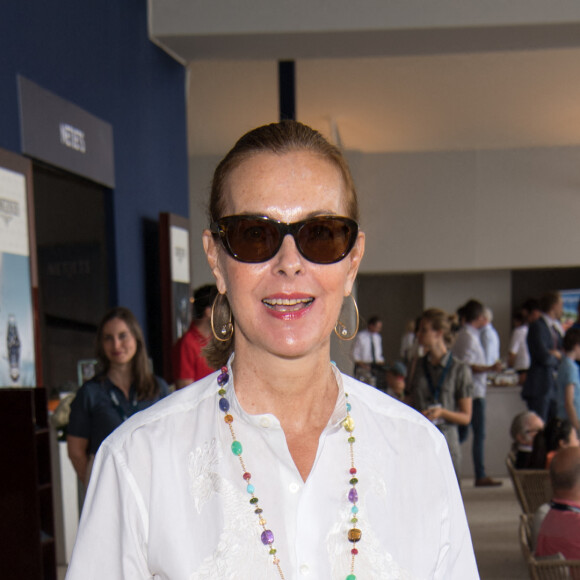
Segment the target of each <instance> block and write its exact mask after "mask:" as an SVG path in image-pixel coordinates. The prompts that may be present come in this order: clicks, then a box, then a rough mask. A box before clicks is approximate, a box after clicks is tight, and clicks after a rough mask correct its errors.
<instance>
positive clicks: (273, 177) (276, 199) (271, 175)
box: [223, 151, 346, 217]
mask: <svg viewBox="0 0 580 580" xmlns="http://www.w3.org/2000/svg"><path fill="white" fill-rule="evenodd" d="M345 189H346V188H345V184H344V180H343V178H342V174H341V172H340V170H339V169H338V168H337V167H336V166H335V165H334V164H333V163H332V162H330V161H328V160H327V159H325V158H324V157H321V156H320V155H318V154H314V153H311V152H308V151H297V152H289V153H285V154H282V155H278V154H274V153H259V154H256V155H253V156H251V157H249V158H248V159H245V160H244V161H243V162H242V163H240V165H238V166H237V167H236V168H235V169H234V170H233V171H232V172H231V174H230V176H229V177H228V180H227V181H226V184H225V190H224V199H223V201H224V209H225V210H226V214H230V213H265V214H266V215H270V214H271V213H272V212H273V213H274V214H275V213H276V212H278V211H279V212H281V213H284V214H288V213H290V214H293V215H294V214H304V213H306V214H308V213H329V214H343V213H344V212H345V211H346V192H345ZM272 217H276V216H274V215H273V216H272Z"/></svg>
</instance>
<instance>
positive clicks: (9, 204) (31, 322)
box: [0, 149, 42, 387]
mask: <svg viewBox="0 0 580 580" xmlns="http://www.w3.org/2000/svg"><path fill="white" fill-rule="evenodd" d="M32 203H33V202H32V165H31V162H30V161H29V160H27V159H25V158H24V157H21V156H20V155H16V154H15V153H11V152H10V151H6V150H3V149H0V387H35V386H37V385H40V384H41V383H42V377H41V371H40V368H41V367H40V347H39V336H38V308H37V302H38V279H37V271H36V242H35V236H34V213H33V207H32Z"/></svg>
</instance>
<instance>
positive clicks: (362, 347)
mask: <svg viewBox="0 0 580 580" xmlns="http://www.w3.org/2000/svg"><path fill="white" fill-rule="evenodd" d="M371 341H372V344H373V345H374V347H375V362H377V363H383V362H385V361H384V359H383V341H382V339H381V335H380V334H379V333H378V332H370V331H369V330H361V331H360V332H359V333H358V334H357V335H356V338H355V339H354V347H353V349H352V357H353V358H354V360H355V362H363V363H372V362H373V351H372V348H371Z"/></svg>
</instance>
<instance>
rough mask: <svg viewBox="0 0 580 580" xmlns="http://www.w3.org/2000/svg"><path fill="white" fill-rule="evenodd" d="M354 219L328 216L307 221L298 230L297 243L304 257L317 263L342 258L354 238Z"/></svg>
mask: <svg viewBox="0 0 580 580" xmlns="http://www.w3.org/2000/svg"><path fill="white" fill-rule="evenodd" d="M357 229H358V228H357V225H356V223H355V222H354V221H352V220H348V219H345V218H339V217H329V218H322V219H315V220H310V221H307V222H306V223H305V224H304V225H303V226H302V227H301V228H300V230H299V232H298V235H297V238H298V239H297V243H298V246H299V247H300V250H301V251H302V254H303V255H304V257H305V258H306V259H308V260H310V261H311V262H315V263H317V264H332V263H334V262H338V261H340V260H342V259H343V258H344V257H345V256H346V255H347V254H348V253H349V252H350V250H351V249H352V247H353V245H354V242H355V240H356V232H357Z"/></svg>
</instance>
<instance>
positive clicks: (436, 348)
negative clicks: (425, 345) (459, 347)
mask: <svg viewBox="0 0 580 580" xmlns="http://www.w3.org/2000/svg"><path fill="white" fill-rule="evenodd" d="M446 354H447V347H446V346H445V344H444V343H439V342H437V343H435V344H433V345H431V347H430V348H429V354H428V355H427V356H428V357H429V360H430V361H431V364H433V365H436V364H439V363H440V362H441V359H442V358H443V357H444V356H445V355H446Z"/></svg>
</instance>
